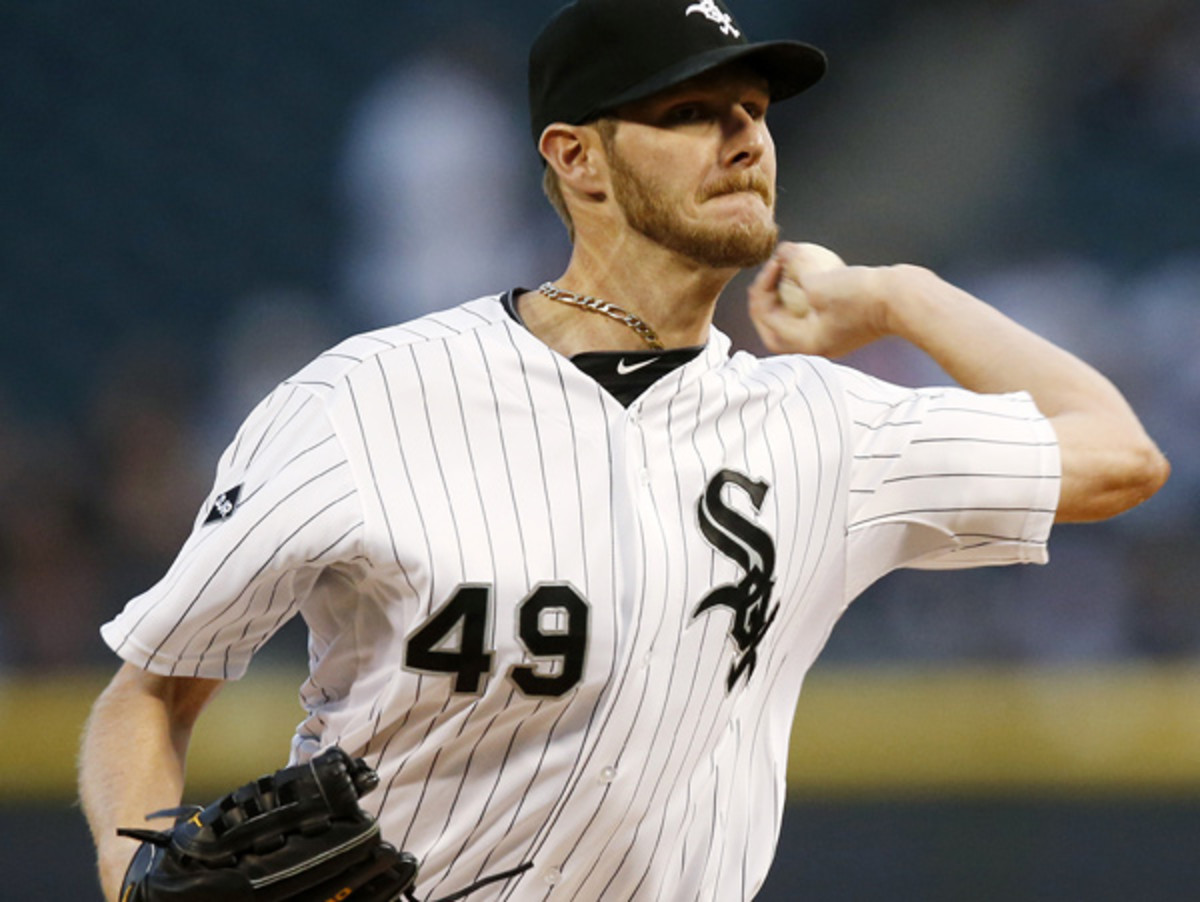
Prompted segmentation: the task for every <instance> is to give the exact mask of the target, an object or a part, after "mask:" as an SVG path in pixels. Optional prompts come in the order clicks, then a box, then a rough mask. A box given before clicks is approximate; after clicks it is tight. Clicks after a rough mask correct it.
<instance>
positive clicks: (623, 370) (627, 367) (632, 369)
mask: <svg viewBox="0 0 1200 902" xmlns="http://www.w3.org/2000/svg"><path fill="white" fill-rule="evenodd" d="M658 361H659V358H657V357H651V358H650V359H649V360H640V361H638V362H637V363H626V362H625V358H624V357H622V358H621V359H620V361H618V363H617V375H618V376H628V375H629V374H630V373H636V372H637V371H638V370H641V369H645V368H646V367H648V366H649V365H650V364H652V363H658Z"/></svg>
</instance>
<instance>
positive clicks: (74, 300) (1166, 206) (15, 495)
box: [0, 0, 1200, 670]
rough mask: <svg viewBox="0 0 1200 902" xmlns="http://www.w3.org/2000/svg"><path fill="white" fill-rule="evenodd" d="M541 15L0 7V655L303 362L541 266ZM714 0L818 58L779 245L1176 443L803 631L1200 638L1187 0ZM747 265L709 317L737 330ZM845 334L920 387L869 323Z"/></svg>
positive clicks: (834, 650)
mask: <svg viewBox="0 0 1200 902" xmlns="http://www.w3.org/2000/svg"><path fill="white" fill-rule="evenodd" d="M557 5H558V4H557V2H556V0H541V2H520V3H518V2H487V3H485V2H482V0H475V2H468V0H453V2H442V3H437V4H430V3H417V2H388V3H384V2H378V0H376V2H360V3H354V4H350V5H345V4H328V3H311V2H304V3H297V2H284V0H258V2H254V3H244V2H236V3H235V2H231V0H212V2H204V3H201V2H198V0H181V2H173V3H161V4H145V3H134V2H113V0H109V2H102V0H89V2H84V0H43V2H37V3H24V2H16V0H6V2H2V3H0V121H2V122H3V123H4V124H3V128H2V129H0V196H2V197H3V201H4V202H3V203H2V204H0V304H2V305H3V306H2V315H3V320H2V322H3V326H2V328H0V432H2V434H3V436H4V442H3V446H2V447H0V666H7V667H11V668H15V669H19V670H20V669H54V668H63V667H72V666H76V665H88V664H94V663H100V664H105V665H108V664H110V663H111V659H110V657H109V656H108V654H107V652H106V650H105V649H103V648H102V647H101V646H100V643H99V640H98V638H97V636H96V627H97V626H98V625H99V623H100V622H102V621H103V620H104V619H106V618H107V617H108V616H111V615H112V614H113V613H114V612H115V611H116V610H117V609H118V608H119V607H120V606H121V605H122V604H123V603H124V601H125V600H126V599H127V598H128V597H129V596H130V595H132V594H135V593H136V592H138V591H141V590H142V589H144V588H145V587H146V586H148V585H149V584H150V583H151V582H153V581H154V580H156V579H157V578H158V577H159V576H160V575H161V574H162V573H163V572H164V571H165V569H166V567H167V566H168V565H169V563H170V560H171V558H172V556H173V554H174V551H175V549H176V548H177V547H178V544H179V543H180V542H181V541H182V539H183V537H184V536H185V535H186V532H187V531H188V529H189V527H190V522H191V519H192V517H193V516H194V513H195V510H196V508H197V506H198V505H199V503H200V501H201V499H202V497H203V496H204V494H205V493H206V492H207V489H208V480H209V474H210V473H211V471H212V467H213V465H214V463H215V459H216V456H217V454H218V453H219V451H220V449H221V447H222V446H223V445H224V443H225V442H226V441H227V440H228V439H229V438H230V437H231V436H232V432H233V429H234V428H235V427H236V425H237V423H238V422H239V420H240V419H241V417H242V416H243V415H244V414H245V413H246V412H247V411H248V409H249V406H250V405H251V404H252V403H253V402H254V401H255V400H257V398H258V397H259V396H261V395H262V394H264V393H265V392H266V391H267V390H269V388H270V387H271V385H272V384H273V383H274V381H276V380H278V379H280V378H282V377H284V376H286V375H287V374H288V373H289V372H290V371H291V370H292V369H294V368H295V367H297V366H299V365H301V364H302V363H303V362H304V361H305V360H306V359H308V357H310V356H311V355H312V354H315V353H317V352H318V351H319V350H321V349H322V348H323V347H324V346H326V345H328V344H331V343H333V342H334V341H336V340H337V339H338V338H340V337H341V336H343V335H344V334H346V333H348V332H349V331H351V330H356V329H359V328H363V327H368V326H375V325H379V324H382V323H384V322H389V321H396V320H400V319H403V318H405V317H407V316H410V315H415V314H417V313H420V312H423V311H424V310H426V309H429V308H430V307H434V306H448V305H451V304H454V303H457V302H459V301H460V300H463V299H465V298H466V297H468V296H474V295H478V294H483V293H488V292H492V291H498V290H502V289H504V288H507V287H510V286H511V285H513V284H518V283H519V284H536V283H537V282H538V281H540V280H542V279H543V278H548V277H553V276H554V275H555V274H556V273H557V272H559V271H561V270H560V267H561V266H562V265H563V263H564V262H565V259H566V252H567V245H566V243H565V240H564V238H563V236H562V235H561V229H560V228H559V226H558V224H557V221H556V220H554V219H553V216H552V213H551V212H550V210H549V207H548V206H547V205H546V204H545V203H544V201H543V199H542V198H541V196H540V192H539V188H538V179H539V177H540V167H539V166H538V162H537V160H536V157H535V154H534V152H533V148H532V147H530V146H528V143H527V138H526V137H524V134H525V132H524V115H525V113H524V109H525V108H524V96H523V94H524V82H523V79H524V71H523V70H524V58H525V48H526V46H527V44H528V42H529V40H530V37H531V36H532V34H533V33H534V31H535V30H536V28H537V26H538V24H539V23H540V22H541V21H542V19H543V18H544V17H545V16H546V15H547V14H548V13H549V12H550V11H551V10H553V9H554V8H556V7H557ZM736 10H737V12H738V14H739V17H740V19H741V22H742V25H743V26H744V27H745V29H746V30H747V31H748V32H749V33H750V35H751V37H759V36H779V35H788V36H795V37H800V38H803V39H806V40H810V41H812V42H814V43H817V44H818V45H820V46H822V47H823V48H825V49H826V50H827V51H828V52H829V55H830V60H831V66H830V73H829V76H828V77H827V79H826V81H825V82H824V83H823V84H822V85H821V86H819V87H818V88H817V89H816V90H814V91H813V92H811V94H808V95H804V96H803V97H801V98H799V99H797V100H795V101H793V102H791V103H789V104H787V105H785V106H782V107H780V108H779V109H778V110H777V111H776V112H775V113H773V123H774V125H775V130H776V137H777V141H778V143H779V146H780V159H781V175H780V182H781V204H780V219H781V222H782V223H783V225H784V227H785V232H786V235H787V237H789V238H793V239H807V240H816V241H819V242H822V243H826V244H828V245H830V246H831V247H834V248H835V249H836V250H838V251H839V252H840V253H841V254H842V255H843V256H844V257H846V258H847V259H848V260H851V261H852V262H867V263H883V262H892V261H894V260H900V259H904V260H911V261H913V262H920V263H925V264H928V265H931V266H933V267H934V268H936V269H938V270H939V271H941V272H942V273H943V274H944V275H946V276H947V277H949V278H951V279H952V280H954V281H957V282H959V283H960V284H963V285H964V286H965V287H968V288H969V289H971V290H974V291H976V292H978V293H980V294H981V295H983V296H984V297H985V298H987V299H988V300H990V301H992V302H993V303H996V304H997V306H1000V307H1001V308H1002V309H1005V310H1006V311H1008V312H1009V313H1010V314H1011V315H1013V316H1015V317H1017V318H1018V319H1021V320H1022V321H1024V322H1027V323H1028V324H1029V325H1031V326H1032V327H1033V328H1035V329H1037V330H1038V331H1041V332H1043V333H1044V334H1047V335H1048V336H1049V337H1050V338H1052V339H1053V340H1056V341H1059V342H1061V343H1063V344H1065V345H1066V346H1067V347H1069V348H1071V349H1072V350H1075V351H1076V352H1077V353H1080V354H1081V355H1083V356H1085V357H1086V358H1088V359H1089V360H1092V361H1093V362H1095V363H1096V364H1097V365H1098V366H1100V368H1101V369H1103V370H1104V371H1105V372H1106V373H1108V374H1109V375H1110V376H1111V377H1112V378H1113V379H1114V380H1115V381H1116V382H1117V383H1118V385H1119V386H1120V387H1121V388H1122V389H1123V390H1124V391H1125V392H1126V394H1127V395H1128V396H1129V397H1130V399H1131V401H1132V402H1133V403H1134V406H1135V407H1136V408H1137V409H1138V410H1139V412H1140V413H1141V414H1142V415H1143V417H1144V419H1145V421H1146V422H1147V425H1148V427H1149V428H1150V430H1151V432H1152V433H1153V434H1154V435H1155V437H1156V438H1157V439H1158V440H1159V442H1160V443H1161V444H1162V445H1163V447H1164V449H1165V450H1166V451H1167V453H1168V455H1169V456H1171V458H1172V460H1173V463H1174V466H1175V475H1174V477H1173V479H1172V482H1171V484H1170V485H1169V486H1168V488H1167V489H1166V490H1165V491H1164V492H1163V493H1162V495H1161V496H1160V497H1159V498H1156V499H1155V500H1154V501H1153V502H1151V504H1150V505H1147V506H1146V508H1144V509H1143V510H1141V511H1138V512H1135V513H1134V514H1131V515H1129V516H1128V517H1126V518H1122V520H1120V521H1118V522H1117V523H1115V524H1109V525H1106V526H1104V527H1098V528H1092V529H1089V530H1087V531H1085V532H1081V533H1078V534H1077V533H1074V532H1071V531H1063V532H1062V537H1061V538H1058V539H1056V540H1055V543H1054V544H1052V555H1053V556H1055V562H1056V564H1055V566H1052V567H1051V568H1047V569H1046V570H1045V571H1040V572H1038V573H1036V574H1029V573H1025V572H1021V573H1015V572H1012V573H1007V572H1006V573H999V574H997V573H986V574H967V575H960V576H953V577H951V576H946V575H939V576H937V577H936V578H933V580H932V581H927V580H928V579H930V578H927V577H924V576H922V575H921V574H903V575H897V577H896V578H895V579H893V580H889V581H886V582H885V584H884V586H882V587H880V588H879V589H877V590H872V592H871V593H869V594H868V596H867V597H866V598H865V599H863V601H862V602H860V603H859V604H858V605H856V606H855V607H854V608H853V609H852V610H851V612H850V614H849V615H848V616H847V618H846V621H845V623H844V625H843V628H842V629H841V630H839V631H838V632H837V633H835V636H834V639H833V642H832V644H831V646H830V649H829V651H828V657H829V658H830V659H834V660H842V661H851V662H856V663H870V662H873V661H887V660H896V659H901V660H909V659H912V660H928V659H934V660H939V661H943V660H947V659H949V660H955V659H984V660H988V659H991V660H994V659H1002V660H1018V661H1021V660H1033V661H1040V660H1061V659H1064V658H1065V659H1069V660H1112V659H1120V658H1123V657H1131V656H1132V657H1138V656H1142V657H1144V656H1150V657H1155V656H1169V657H1180V656H1184V657H1188V656H1195V655H1196V654H1197V652H1198V651H1200V614H1198V613H1197V606H1196V605H1195V604H1194V603H1193V601H1194V596H1195V588H1194V587H1195V585H1196V584H1197V579H1200V574H1198V572H1197V567H1198V565H1197V560H1198V559H1200V555H1197V554H1196V551H1197V545H1198V540H1197V533H1198V524H1200V514H1198V510H1200V501H1198V498H1200V468H1198V466H1197V464H1196V463H1195V462H1194V458H1195V457H1196V455H1195V447H1196V439H1197V438H1198V433H1200V415H1198V413H1197V410H1198V407H1200V364H1197V362H1196V354H1195V348H1196V347H1197V346H1198V344H1200V304H1198V302H1197V297H1198V295H1200V214H1198V213H1197V203H1196V198H1198V197H1200V63H1198V62H1197V61H1198V60H1200V13H1198V11H1197V6H1196V4H1194V3H1192V2H1190V0H1151V2H1143V0H1120V2H1113V3H1095V2H1088V0H972V2H954V3H951V2H949V0H943V2H938V0H923V2H916V3H907V4H902V3H900V2H898V0H853V2H840V3H835V2H832V0H805V2H795V3H787V4H780V3H773V2H767V0H742V2H741V3H738V4H736ZM739 284H740V283H736V282H735V284H734V286H733V287H731V289H730V292H729V297H728V298H727V303H726V306H725V308H724V309H723V310H722V312H721V313H720V315H719V319H718V322H719V325H720V326H721V327H722V328H723V329H725V330H726V331H728V332H730V333H731V335H732V336H733V337H734V339H735V343H737V344H738V345H739V346H742V347H747V348H750V349H753V350H758V345H757V339H756V338H754V337H753V334H752V332H751V330H750V329H749V328H748V325H747V321H746V318H745V315H744V313H743V311H742V309H741V308H742V305H741V303H740V301H739V299H738V297H737V295H738V294H739V292H740V290H741V289H740V288H739ZM855 362H856V363H858V364H859V365H862V366H864V367H865V368H867V369H869V370H871V371H873V372H877V373H879V374H880V375H883V376H885V377H888V378H894V379H896V380H897V381H911V382H927V381H931V380H937V379H939V378H940V374H938V373H936V372H930V371H929V369H928V367H927V365H926V364H924V363H923V362H922V361H919V360H916V359H914V357H913V356H912V355H911V354H909V353H907V352H906V350H905V349H903V348H896V347H893V346H891V345H886V344H885V345H884V346H881V347H879V348H875V349H871V350H870V351H869V352H868V353H866V354H864V355H862V356H861V358H860V359H858V360H856V361H855Z"/></svg>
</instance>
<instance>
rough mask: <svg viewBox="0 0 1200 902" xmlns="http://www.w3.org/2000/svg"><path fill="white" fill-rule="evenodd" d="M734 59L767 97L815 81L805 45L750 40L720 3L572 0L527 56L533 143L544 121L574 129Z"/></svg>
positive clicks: (817, 75) (821, 67)
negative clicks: (758, 79)
mask: <svg viewBox="0 0 1200 902" xmlns="http://www.w3.org/2000/svg"><path fill="white" fill-rule="evenodd" d="M735 60H741V61H744V62H746V63H748V64H750V66H752V67H753V68H754V69H755V70H757V71H758V72H760V73H761V74H762V75H763V76H764V77H765V78H766V79H767V81H768V83H769V84H770V92H771V99H772V100H784V99H786V98H788V97H792V96H794V95H796V94H799V93H800V92H801V91H803V90H805V89H806V88H809V87H812V85H814V84H816V83H817V82H818V81H819V80H820V79H821V76H822V75H824V74H825V54H824V53H822V52H821V51H820V50H818V49H817V48H816V47H813V46H811V45H809V44H803V43H801V42H799V41H768V42H765V43H758V44H752V43H750V41H749V40H748V39H747V37H746V35H745V32H744V31H743V30H742V28H741V27H740V26H739V25H738V24H737V22H736V21H735V20H734V18H733V15H732V14H731V13H730V12H729V9H728V8H727V7H726V6H725V4H724V3H723V2H721V0H702V2H701V0H575V2H574V3H571V4H569V5H567V6H565V7H563V8H562V9H560V10H559V11H558V12H557V13H556V14H555V15H554V17H553V18H552V19H551V20H550V21H549V22H548V23H547V24H546V26H545V28H543V29H542V31H541V33H540V34H539V35H538V37H537V39H536V40H535V41H534V43H533V47H532V48H531V50H530V52H529V112H530V126H531V128H532V131H533V140H534V143H535V144H536V143H538V142H539V141H540V140H541V137H542V132H543V131H544V130H545V128H546V126H547V125H549V124H550V123H552V122H566V123H570V124H572V125H582V124H583V123H585V122H588V121H590V120H592V119H595V118H597V117H599V116H601V115H603V114H605V113H606V112H608V111H610V110H612V109H613V108H615V107H618V106H620V105H621V104H624V103H630V102H631V101H634V100H642V99H644V98H646V97H649V96H651V95H652V94H656V93H658V92H659V91H662V90H664V89H665V88H669V87H672V86H674V85H677V84H679V83H680V82H683V81H686V80H687V79H689V78H693V77H694V76H697V75H700V74H701V73H703V72H707V71H709V70H710V69H715V68H716V67H718V66H723V65H725V64H726V63H731V62H734V61H735Z"/></svg>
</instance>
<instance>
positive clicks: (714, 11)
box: [684, 0, 742, 38]
mask: <svg viewBox="0 0 1200 902" xmlns="http://www.w3.org/2000/svg"><path fill="white" fill-rule="evenodd" d="M693 13H700V15H702V16H704V17H705V18H706V19H708V20H709V21H710V22H715V23H716V24H718V25H720V26H721V33H722V34H727V35H730V36H731V37H735V38H740V37H741V36H742V33H741V32H740V31H738V30H737V27H736V26H735V25H734V24H733V16H731V15H730V14H729V13H727V12H725V11H724V10H722V9H721V7H719V6H717V2H716V0H703V2H701V3H693V4H692V5H691V6H689V7H688V8H687V12H685V13H684V15H685V16H690V15H692V14H693Z"/></svg>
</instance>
